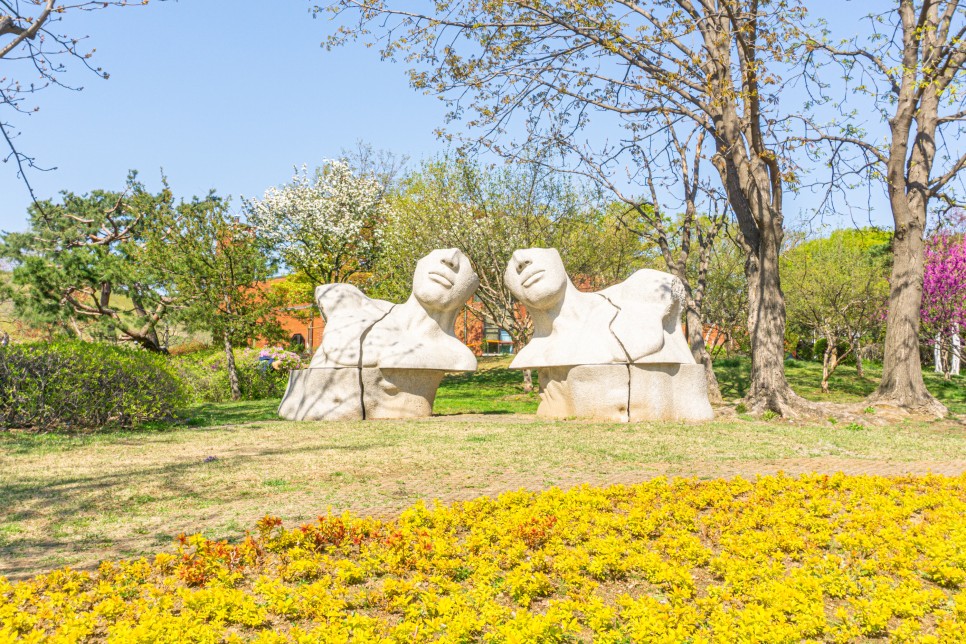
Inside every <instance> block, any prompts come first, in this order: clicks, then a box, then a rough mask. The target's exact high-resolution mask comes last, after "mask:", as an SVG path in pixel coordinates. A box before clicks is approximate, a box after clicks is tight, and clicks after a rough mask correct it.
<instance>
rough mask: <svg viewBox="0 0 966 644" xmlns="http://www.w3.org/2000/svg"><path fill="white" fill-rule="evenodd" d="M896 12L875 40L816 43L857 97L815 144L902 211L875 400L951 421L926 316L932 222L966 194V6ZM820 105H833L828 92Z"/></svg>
mask: <svg viewBox="0 0 966 644" xmlns="http://www.w3.org/2000/svg"><path fill="white" fill-rule="evenodd" d="M890 4H891V7H890V8H889V9H887V10H885V11H883V12H881V13H875V14H872V15H871V16H869V24H870V29H871V32H866V33H862V32H860V34H859V35H857V36H849V37H848V38H846V39H844V41H842V42H835V41H833V40H832V36H831V35H823V36H822V37H821V38H815V39H812V40H810V41H809V42H808V48H809V49H810V50H811V51H812V54H813V55H812V60H813V61H814V62H816V63H817V64H818V63H820V61H821V60H822V59H821V58H820V57H819V56H818V54H825V55H827V56H828V57H830V58H831V59H832V60H835V61H837V62H839V63H841V64H842V66H843V69H844V72H845V73H844V78H845V80H846V82H847V84H848V90H850V91H849V92H848V97H847V98H846V99H845V101H844V102H845V104H844V106H842V107H843V111H844V116H843V117H839V118H833V119H830V122H828V123H821V122H818V119H817V118H816V119H813V120H811V121H809V125H810V126H812V127H813V128H814V129H813V131H812V132H811V133H810V134H809V136H808V137H807V138H809V139H810V140H811V141H813V142H823V143H827V144H828V145H829V146H830V148H829V149H830V150H831V152H832V153H833V155H834V158H833V167H835V168H836V169H837V170H838V171H839V172H856V171H857V172H860V173H863V174H864V175H865V176H866V177H867V178H868V179H869V180H870V181H881V182H882V183H883V184H884V187H885V190H886V193H887V195H888V198H889V205H890V206H891V210H892V218H893V222H894V226H895V238H894V241H893V262H892V276H891V279H890V284H891V290H890V294H889V312H888V317H887V320H886V338H885V349H884V360H883V365H882V381H881V383H880V385H879V388H878V389H877V390H876V392H875V393H874V394H873V395H872V397H871V399H872V400H873V401H875V402H883V403H889V404H894V405H898V406H901V407H906V408H911V409H921V410H925V411H928V412H931V413H934V414H936V415H939V416H943V415H945V414H946V408H945V406H943V405H942V403H940V402H939V401H938V400H936V399H935V398H934V397H933V396H932V395H931V394H930V393H929V392H928V391H927V390H926V386H925V383H924V382H923V378H922V364H921V360H920V355H919V324H920V317H919V314H920V305H921V303H922V285H923V267H924V260H925V243H924V233H925V231H926V228H927V225H928V216H929V213H930V210H931V209H934V208H935V207H936V205H937V203H938V204H940V205H943V206H948V205H952V204H956V203H957V201H958V199H959V197H960V196H961V191H960V192H959V194H957V191H956V190H954V188H955V187H957V185H958V177H959V173H960V171H961V170H962V169H963V167H964V166H966V152H964V151H963V150H961V149H960V148H959V146H958V145H957V144H958V141H959V139H960V135H961V134H962V132H963V125H964V123H966V94H964V93H963V91H962V82H963V79H964V71H966V67H964V65H966V6H961V3H960V0H892V2H891V3H890ZM809 76H810V77H811V78H812V79H813V80H814V81H815V82H814V83H813V87H814V88H815V89H816V90H822V89H824V88H825V87H826V86H827V84H828V83H829V81H828V78H829V74H828V72H827V71H825V70H823V69H822V68H821V67H818V68H817V69H816V72H815V73H814V74H809ZM826 94H828V93H826ZM813 95H815V96H823V94H822V93H821V92H820V91H815V92H814V93H813ZM841 95H842V93H841V92H836V93H835V96H841ZM823 102H829V101H828V98H825V99H824V100H823ZM840 105H841V104H840ZM865 115H873V116H874V117H877V118H878V119H879V120H880V121H881V123H883V124H887V126H888V128H887V131H886V133H885V136H884V137H881V138H879V137H875V136H870V135H869V134H868V133H867V132H866V131H865V129H866V128H867V127H869V125H870V124H869V123H868V122H867V121H866V118H867V117H866V116H865ZM873 127H874V125H873ZM853 152H855V153H858V158H856V156H855V155H853V154H852V153H853Z"/></svg>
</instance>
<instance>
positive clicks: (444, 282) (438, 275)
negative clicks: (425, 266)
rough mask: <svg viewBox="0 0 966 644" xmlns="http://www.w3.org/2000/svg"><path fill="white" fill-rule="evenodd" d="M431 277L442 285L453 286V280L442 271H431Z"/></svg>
mask: <svg viewBox="0 0 966 644" xmlns="http://www.w3.org/2000/svg"><path fill="white" fill-rule="evenodd" d="M429 279H431V280H433V281H434V282H436V283H437V284H439V285H441V286H445V287H446V288H453V280H451V279H450V278H448V277H446V276H445V275H443V274H442V273H437V272H436V271H429Z"/></svg>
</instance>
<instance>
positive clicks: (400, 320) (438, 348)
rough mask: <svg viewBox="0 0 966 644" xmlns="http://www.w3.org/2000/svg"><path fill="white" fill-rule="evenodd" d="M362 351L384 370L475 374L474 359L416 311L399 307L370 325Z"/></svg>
mask: <svg viewBox="0 0 966 644" xmlns="http://www.w3.org/2000/svg"><path fill="white" fill-rule="evenodd" d="M365 351H366V353H367V355H371V356H373V359H374V360H375V366H378V367H382V368H387V369H433V370H438V371H475V370H476V356H474V355H473V352H472V351H471V350H470V348H469V347H467V346H466V345H465V344H463V343H462V342H460V341H459V340H458V339H457V338H456V336H455V335H454V334H453V333H452V331H450V332H447V330H446V329H443V328H442V327H440V326H439V324H438V323H437V321H436V320H434V319H433V318H432V317H430V316H428V315H426V312H425V311H424V310H423V309H422V308H419V307H412V306H407V304H402V305H400V306H398V307H396V308H395V309H393V311H392V312H391V313H389V314H388V315H386V316H385V317H383V318H381V319H380V320H379V321H378V322H377V323H376V324H375V325H373V327H372V329H371V330H370V332H369V333H368V334H367V335H366V338H365Z"/></svg>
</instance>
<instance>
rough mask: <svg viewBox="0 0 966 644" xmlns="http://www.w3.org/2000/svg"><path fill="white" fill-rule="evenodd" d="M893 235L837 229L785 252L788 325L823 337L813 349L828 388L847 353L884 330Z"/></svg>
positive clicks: (783, 260) (872, 339) (783, 276)
mask: <svg viewBox="0 0 966 644" xmlns="http://www.w3.org/2000/svg"><path fill="white" fill-rule="evenodd" d="M891 240H892V236H891V234H890V233H887V232H884V231H881V230H877V229H873V228H867V229H862V230H836V231H834V232H833V233H832V234H831V235H829V236H828V237H825V238H822V239H814V240H810V241H807V242H804V243H802V244H799V245H798V246H795V247H794V248H792V249H790V250H788V251H786V252H785V253H784V254H783V255H782V258H781V270H782V282H783V284H784V286H785V292H786V304H787V307H788V322H789V330H790V332H791V334H794V333H795V332H796V331H797V332H799V333H801V334H803V335H811V336H812V337H815V336H818V337H820V338H822V340H824V343H823V345H822V347H821V351H820V350H819V347H818V346H816V347H815V348H814V350H813V354H814V355H815V356H816V357H817V356H818V355H820V354H821V356H822V362H823V367H824V368H823V376H822V389H823V391H825V392H828V378H829V376H830V375H831V374H832V373H833V372H834V371H835V369H836V368H837V367H838V365H839V364H840V362H841V360H842V358H843V357H844V355H845V354H848V353H851V354H853V355H855V354H857V353H858V352H859V351H860V350H861V347H862V346H863V345H867V344H870V343H872V342H875V341H877V340H878V338H879V337H880V335H881V333H882V330H883V325H884V322H885V307H886V299H887V297H888V294H889V282H888V275H889V268H890V264H889V252H890V250H891ZM790 339H795V338H790ZM843 345H844V346H843Z"/></svg>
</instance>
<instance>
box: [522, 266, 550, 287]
mask: <svg viewBox="0 0 966 644" xmlns="http://www.w3.org/2000/svg"><path fill="white" fill-rule="evenodd" d="M546 272H547V271H545V270H543V269H542V268H541V269H538V270H536V271H534V272H532V273H530V274H529V275H527V277H526V279H524V280H523V283H522V286H523V288H528V287H530V286H533V285H534V284H536V283H537V282H538V281H540V278H541V277H543V274H544V273H546Z"/></svg>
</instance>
